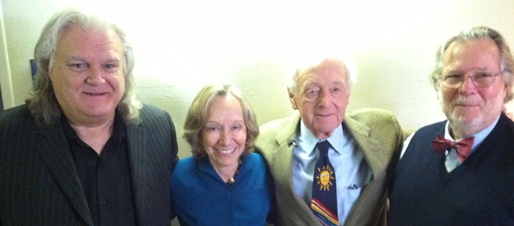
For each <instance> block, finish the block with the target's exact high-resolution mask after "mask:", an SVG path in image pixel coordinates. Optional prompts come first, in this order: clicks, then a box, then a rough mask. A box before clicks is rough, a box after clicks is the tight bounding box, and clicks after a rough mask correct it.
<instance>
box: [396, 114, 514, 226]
mask: <svg viewBox="0 0 514 226" xmlns="http://www.w3.org/2000/svg"><path fill="white" fill-rule="evenodd" d="M446 122H447V121H443V122H439V123H435V124H432V125H429V126H426V127H423V128H421V129H420V130H419V131H417V132H416V133H415V134H414V136H413V137H412V140H411V141H410V143H409V146H408V147H407V150H406V151H405V154H404V155H403V157H402V159H401V160H400V162H399V163H398V165H397V166H396V169H395V172H394V180H393V182H394V183H393V186H392V189H391V195H390V201H391V208H390V212H389V219H388V225H391V226H393V225H452V226H453V225H514V192H513V189H514V123H513V122H512V120H510V119H509V118H507V116H505V115H504V114H502V115H501V116H500V119H499V120H498V123H497V124H496V126H495V127H494V129H493V130H492V131H491V133H490V134H489V135H488V136H487V137H486V138H485V139H484V140H483V141H482V143H480V146H478V147H477V149H476V150H475V151H474V152H473V154H472V155H470V156H469V157H468V158H467V159H466V161H464V162H463V163H462V164H461V165H459V166H458V167H457V168H455V169H454V170H453V171H451V172H450V173H448V172H447V171H446V168H445V164H444V162H445V155H444V154H443V153H441V154H436V153H435V152H434V148H433V145H432V140H433V139H435V138H436V137H437V134H440V135H443V136H444V132H445V131H444V129H445V125H446Z"/></svg>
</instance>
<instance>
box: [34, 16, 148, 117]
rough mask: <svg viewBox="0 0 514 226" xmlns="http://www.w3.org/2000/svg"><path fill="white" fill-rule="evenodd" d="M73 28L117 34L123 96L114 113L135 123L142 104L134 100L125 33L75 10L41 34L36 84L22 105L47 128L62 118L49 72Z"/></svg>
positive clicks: (130, 54)
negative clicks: (121, 57)
mask: <svg viewBox="0 0 514 226" xmlns="http://www.w3.org/2000/svg"><path fill="white" fill-rule="evenodd" d="M72 26H73V27H80V28H83V29H85V30H99V31H107V30H113V31H115V32H116V33H117V34H118V36H119V37H120V39H121V41H122V45H123V55H124V58H125V59H124V61H123V73H124V75H125V92H124V94H123V97H122V99H121V101H120V103H119V104H118V106H117V109H118V112H119V113H120V114H121V115H122V118H123V120H124V121H125V122H127V123H128V122H132V121H134V120H136V119H138V118H139V110H140V109H141V107H142V104H141V103H140V102H139V101H138V100H137V99H136V92H135V83H134V76H133V75H132V70H133V69H134V56H133V52H132V46H131V44H130V43H129V42H128V40H127V37H126V35H125V33H124V32H123V31H122V30H121V29H120V28H119V27H118V26H117V25H115V24H114V23H111V22H108V21H106V20H103V19H100V18H98V17H95V16H92V15H87V14H85V13H83V12H80V11H77V10H64V11H62V12H60V13H58V14H56V15H55V16H54V17H53V18H52V19H50V21H49V22H48V23H47V24H46V25H45V27H44V28H43V31H42V32H41V35H40V37H39V40H38V42H37V44H36V48H35V50H34V59H35V62H36V66H37V73H36V78H35V83H34V86H33V88H32V92H31V94H30V97H29V98H28V99H27V100H26V101H25V103H26V104H27V107H28V109H29V110H30V112H31V114H32V115H33V116H34V118H35V119H36V121H37V122H39V123H44V124H46V125H52V124H54V123H57V122H58V121H59V119H60V118H61V116H62V110H61V107H60V106H59V103H58V102H57V99H56V97H55V93H54V88H53V85H52V81H51V80H50V77H49V71H50V69H51V68H52V66H53V62H54V57H55V53H56V49H57V47H58V45H59V38H60V36H61V34H62V33H63V31H65V30H66V29H68V28H70V27H72Z"/></svg>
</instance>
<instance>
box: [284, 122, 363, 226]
mask: <svg viewBox="0 0 514 226" xmlns="http://www.w3.org/2000/svg"><path fill="white" fill-rule="evenodd" d="M326 140H328V141H329V142H330V144H331V145H332V148H330V149H329V151H328V157H329V159H330V163H331V164H332V166H333V167H334V172H335V175H336V184H337V208H338V213H337V214H338V218H339V225H343V224H344V222H345V220H346V218H347V217H348V214H349V213H350V211H351V209H352V207H353V204H354V203H355V201H356V200H357V198H358V197H359V195H360V192H361V191H362V189H363V188H364V187H365V186H366V185H367V184H368V183H369V182H370V181H371V177H372V173H371V170H370V169H369V166H368V164H367V163H366V161H365V159H364V154H363V153H362V151H361V150H360V148H359V147H358V146H357V143H356V142H355V140H354V139H353V137H352V135H351V134H350V132H349V131H348V129H347V128H346V127H345V126H342V125H339V127H337V128H336V129H335V130H334V132H333V133H332V136H331V137H329V138H328V139H326ZM321 141H323V140H320V139H318V138H316V137H315V136H314V135H313V134H312V133H311V132H310V130H309V129H308V128H307V127H306V126H305V124H304V123H303V121H301V123H300V132H299V133H298V134H297V136H296V144H295V147H294V156H293V185H294V191H295V192H296V194H298V195H299V196H300V197H302V199H303V200H304V201H305V203H307V205H309V206H310V205H311V199H312V184H313V177H314V170H315V169H314V168H315V166H316V161H317V160H318V158H319V151H318V150H317V148H316V144H317V143H318V142H321Z"/></svg>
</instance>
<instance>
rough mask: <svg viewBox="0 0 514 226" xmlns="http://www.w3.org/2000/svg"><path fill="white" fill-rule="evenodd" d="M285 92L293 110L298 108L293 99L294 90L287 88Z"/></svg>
mask: <svg viewBox="0 0 514 226" xmlns="http://www.w3.org/2000/svg"><path fill="white" fill-rule="evenodd" d="M287 94H288V95H289V102H291V107H292V108H293V109H294V110H297V109H298V105H296V100H295V99H294V92H293V90H291V88H289V87H288V88H287Z"/></svg>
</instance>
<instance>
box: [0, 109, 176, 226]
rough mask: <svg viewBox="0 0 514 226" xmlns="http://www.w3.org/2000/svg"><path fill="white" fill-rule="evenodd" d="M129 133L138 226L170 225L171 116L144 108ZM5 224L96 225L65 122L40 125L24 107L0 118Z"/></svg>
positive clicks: (0, 214)
mask: <svg viewBox="0 0 514 226" xmlns="http://www.w3.org/2000/svg"><path fill="white" fill-rule="evenodd" d="M126 131H127V147H128V156H129V164H130V173H131V182H132V190H133V196H134V206H135V211H136V213H135V214H136V219H137V221H138V225H149V226H155V225H170V220H171V219H170V217H171V207H170V201H169V200H170V185H169V175H170V172H171V170H172V169H173V167H174V166H175V164H176V162H177V141H176V134H175V128H174V125H173V122H172V121H171V117H170V116H169V114H168V113H166V112H165V111H163V110H160V109H158V108H156V107H152V106H148V105H144V107H143V108H142V109H141V115H140V120H138V122H137V123H133V124H128V125H126ZM0 225H9V226H11V225H14V226H16V225H66V226H72V225H89V226H92V225H93V221H92V219H91V214H90V212H89V208H88V204H87V201H86V198H85V195H84V192H83V190H82V186H81V184H80V181H79V177H78V174H77V171H76V169H75V165H74V162H73V159H72V156H71V153H70V150H69V146H68V144H67V141H66V138H65V135H64V132H63V129H62V126H61V124H60V123H57V124H55V125H52V126H42V125H36V123H35V121H34V118H33V117H32V116H31V115H30V113H29V111H28V110H27V107H26V106H24V105H23V106H20V107H15V108H13V109H9V110H6V111H4V112H3V113H1V114H0Z"/></svg>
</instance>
